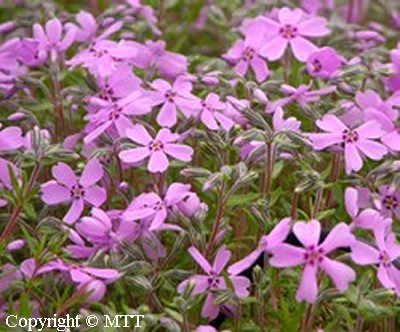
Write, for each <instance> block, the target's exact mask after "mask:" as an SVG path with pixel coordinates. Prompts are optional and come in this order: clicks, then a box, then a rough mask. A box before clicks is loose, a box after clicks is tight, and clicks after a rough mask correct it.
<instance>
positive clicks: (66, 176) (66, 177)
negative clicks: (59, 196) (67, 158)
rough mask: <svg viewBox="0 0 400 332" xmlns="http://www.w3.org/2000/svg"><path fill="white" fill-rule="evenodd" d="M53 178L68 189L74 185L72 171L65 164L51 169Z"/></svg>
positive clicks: (59, 164)
mask: <svg viewBox="0 0 400 332" xmlns="http://www.w3.org/2000/svg"><path fill="white" fill-rule="evenodd" d="M51 173H52V174H53V177H54V178H55V179H56V180H57V181H58V182H60V183H61V184H63V185H65V186H66V187H68V188H72V186H74V185H76V183H77V178H76V175H75V173H74V171H73V170H72V169H71V167H69V166H68V165H67V164H65V163H58V164H57V165H55V166H53V168H52V169H51Z"/></svg>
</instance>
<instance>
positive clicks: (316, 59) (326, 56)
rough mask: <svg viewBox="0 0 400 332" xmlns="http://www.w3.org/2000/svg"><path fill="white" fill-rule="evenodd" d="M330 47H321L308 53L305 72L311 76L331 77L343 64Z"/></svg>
mask: <svg viewBox="0 0 400 332" xmlns="http://www.w3.org/2000/svg"><path fill="white" fill-rule="evenodd" d="M343 62H344V61H343V58H342V57H340V56H339V55H338V54H337V53H336V51H335V49H333V48H332V47H323V48H320V49H319V50H317V51H315V52H313V53H311V54H310V56H309V57H308V59H307V72H308V74H309V75H310V76H312V77H319V78H322V79H329V78H331V77H332V76H333V75H334V74H335V73H336V72H337V70H338V69H339V68H340V67H341V66H342V64H343Z"/></svg>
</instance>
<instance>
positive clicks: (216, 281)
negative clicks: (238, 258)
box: [178, 246, 250, 319]
mask: <svg viewBox="0 0 400 332" xmlns="http://www.w3.org/2000/svg"><path fill="white" fill-rule="evenodd" d="M188 251H189V254H190V255H191V256H192V258H193V259H194V260H195V261H196V263H197V264H199V266H200V267H201V268H202V269H203V271H204V272H205V273H206V274H205V275H203V274H201V275H195V276H193V277H192V278H189V279H186V280H184V281H183V282H181V283H180V284H179V285H178V291H179V292H180V293H182V292H183V291H184V290H185V288H186V287H187V284H188V283H189V282H190V281H194V283H195V285H194V289H193V295H196V294H200V293H204V292H206V293H207V298H206V301H205V303H204V305H203V309H202V310H201V316H202V317H207V318H209V319H214V318H215V317H217V315H218V313H219V311H220V308H219V307H218V306H216V305H215V304H214V300H215V293H214V292H215V291H216V290H218V289H227V285H226V282H225V278H224V277H223V276H221V273H222V271H223V270H224V268H225V266H226V264H228V261H229V259H230V258H231V252H230V251H228V250H227V249H226V248H225V247H224V246H223V247H221V248H220V249H219V250H218V252H217V254H216V256H215V259H214V263H213V265H212V266H211V265H210V263H208V262H207V260H206V259H205V258H204V256H203V255H202V254H201V253H200V252H199V251H198V250H197V249H196V248H195V247H190V248H189V249H188ZM229 279H230V281H231V283H232V286H233V288H234V292H235V294H236V295H237V296H238V297H246V296H248V295H249V291H248V290H247V288H248V287H249V286H250V281H249V280H248V279H247V278H246V277H242V276H237V275H229Z"/></svg>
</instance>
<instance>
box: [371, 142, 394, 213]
mask: <svg viewBox="0 0 400 332" xmlns="http://www.w3.org/2000/svg"><path fill="white" fill-rule="evenodd" d="M399 144H400V143H399ZM374 203H375V205H376V207H377V208H378V209H379V211H380V213H381V214H382V215H383V216H385V217H387V218H391V217H392V216H393V215H396V216H397V218H400V190H398V189H396V187H395V186H393V185H383V186H380V187H379V195H378V198H377V199H375V200H374Z"/></svg>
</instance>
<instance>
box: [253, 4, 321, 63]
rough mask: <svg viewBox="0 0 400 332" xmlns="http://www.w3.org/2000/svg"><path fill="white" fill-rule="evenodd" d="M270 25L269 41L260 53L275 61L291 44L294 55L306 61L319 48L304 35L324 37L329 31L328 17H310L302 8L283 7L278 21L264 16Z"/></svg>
mask: <svg viewBox="0 0 400 332" xmlns="http://www.w3.org/2000/svg"><path fill="white" fill-rule="evenodd" d="M263 20H264V23H265V24H267V25H268V37H269V38H271V41H270V42H268V43H267V44H266V45H265V46H264V47H263V48H262V49H261V50H260V52H259V53H260V54H261V55H262V56H265V57H266V58H267V59H268V60H271V61H274V60H277V59H279V58H281V57H282V56H283V54H284V53H285V50H286V49H287V47H288V46H290V48H291V50H292V51H293V54H294V56H295V57H296V59H298V60H299V61H302V62H305V61H307V58H308V57H309V55H310V54H311V53H312V52H314V51H316V50H317V46H315V45H314V44H313V43H311V42H310V41H309V40H308V39H306V38H304V37H323V36H326V35H327V34H328V33H329V29H328V28H327V27H326V24H327V22H326V19H325V18H322V17H315V16H311V17H308V16H307V15H306V14H305V13H304V12H303V11H302V10H301V9H298V8H296V9H293V10H292V9H289V8H287V7H284V8H281V9H280V10H279V12H278V22H276V21H274V20H272V19H270V18H268V17H264V18H263Z"/></svg>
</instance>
